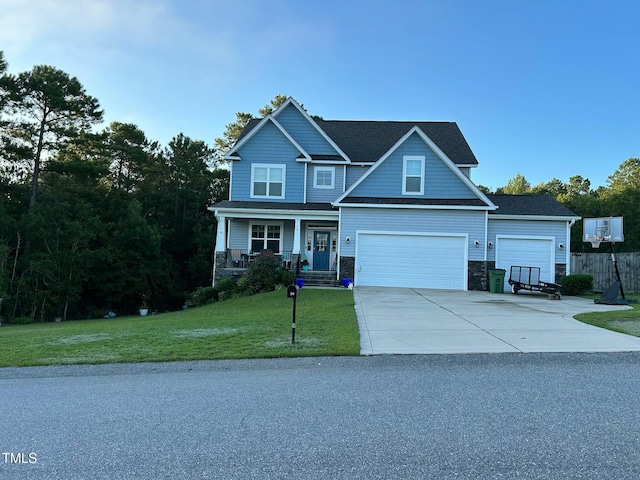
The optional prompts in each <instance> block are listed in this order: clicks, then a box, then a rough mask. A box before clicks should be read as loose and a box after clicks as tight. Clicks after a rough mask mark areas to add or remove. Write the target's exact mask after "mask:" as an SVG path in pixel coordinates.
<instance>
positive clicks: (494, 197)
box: [487, 194, 580, 220]
mask: <svg viewBox="0 0 640 480" xmlns="http://www.w3.org/2000/svg"><path fill="white" fill-rule="evenodd" d="M487 197H489V199H490V200H491V201H492V202H493V203H494V204H496V205H497V206H498V209H497V210H494V211H491V212H489V213H490V214H491V215H493V216H495V217H500V216H503V217H507V216H540V217H564V218H575V219H576V220H577V219H579V218H580V217H579V216H578V215H576V214H575V213H574V212H572V211H571V210H569V209H568V208H567V207H565V206H564V205H562V204H561V203H560V202H558V201H557V200H556V199H554V198H553V197H550V196H548V195H498V194H488V195H487Z"/></svg>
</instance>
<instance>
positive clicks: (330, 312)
mask: <svg viewBox="0 0 640 480" xmlns="http://www.w3.org/2000/svg"><path fill="white" fill-rule="evenodd" d="M291 304H292V301H291V300H290V299H288V298H286V291H285V290H279V291H275V292H271V293H265V294H260V295H254V296H251V297H243V298H235V299H231V300H227V301H224V302H218V303H215V304H211V305H207V306H204V307H200V308H194V309H189V310H185V311H181V312H172V313H165V314H161V315H153V316H147V317H140V316H132V317H123V318H113V319H104V320H82V321H69V322H61V323H46V324H31V325H22V326H18V325H16V326H3V327H2V328H0V367H21V366H33V365H71V364H98V363H132V362H165V361H178V360H217V359H238V358H274V357H303V356H331V355H358V354H359V351H360V347H359V342H360V340H359V333H358V324H357V320H356V315H355V310H354V308H353V305H354V301H353V292H351V291H349V290H320V289H303V290H301V292H300V296H299V297H298V302H297V322H296V327H297V328H296V343H295V344H294V345H292V344H291V320H292V315H291V312H292V308H291V307H292V305H291Z"/></svg>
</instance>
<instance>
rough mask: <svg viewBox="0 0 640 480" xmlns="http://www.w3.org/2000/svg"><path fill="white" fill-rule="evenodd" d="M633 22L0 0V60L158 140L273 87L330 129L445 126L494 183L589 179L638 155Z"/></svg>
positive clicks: (610, 12) (525, 8) (383, 7)
mask: <svg viewBox="0 0 640 480" xmlns="http://www.w3.org/2000/svg"><path fill="white" fill-rule="evenodd" d="M638 18H640V4H639V3H638V2H637V1H635V0H629V1H627V0H621V1H614V0H609V1H606V0H601V1H593V0H580V1H578V0H504V1H495V0H483V1H477V0H422V1H405V0H395V1H385V0H380V1H378V2H372V1H370V0H369V1H360V0H354V1H349V0H340V1H333V0H325V1H323V2H313V1H298V0H270V1H269V2H265V1H260V0H255V1H253V0H234V1H233V2H231V1H218V0H84V1H80V0H30V1H28V2H26V1H23V0H0V50H3V51H4V54H5V58H6V60H7V61H8V62H9V71H10V72H12V73H19V72H22V71H25V70H30V69H31V68H32V67H33V66H34V65H37V64H48V65H53V66H56V67H58V68H60V69H62V70H64V71H66V72H67V73H69V74H70V75H74V76H76V77H78V79H79V80H80V81H81V83H82V84H83V85H84V86H85V88H86V90H87V92H88V93H89V94H91V95H93V96H95V97H96V98H97V99H98V100H99V101H100V104H101V106H102V108H103V109H104V110H105V119H106V124H108V122H111V121H120V122H131V123H135V124H137V125H138V126H139V127H140V128H141V129H142V130H143V131H144V132H145V133H146V134H147V136H148V137H149V138H150V139H151V140H157V141H159V142H161V143H162V144H166V143H167V142H168V141H169V140H170V139H171V138H172V137H173V136H175V135H177V134H178V133H181V132H182V133H184V134H185V135H188V136H190V137H191V138H194V139H200V140H204V141H206V142H207V143H209V144H213V139H214V138H215V137H218V136H221V135H222V133H223V131H224V127H225V125H226V124H227V123H230V122H232V121H234V120H235V112H238V111H243V112H250V113H253V114H256V113H257V110H258V109H259V108H260V107H262V106H263V105H265V104H266V103H268V102H269V101H270V100H271V99H272V98H273V97H274V96H275V95H276V94H279V93H283V94H286V95H290V96H293V97H294V98H296V100H298V101H299V102H300V103H302V104H304V106H305V107H306V108H307V110H308V111H309V113H311V114H315V115H320V116H322V117H324V118H325V119H331V120H334V119H344V120H421V121H428V120H447V121H455V122H457V123H458V125H459V126H460V128H461V130H462V132H463V133H464V135H465V136H466V138H467V140H468V142H469V144H470V146H471V148H472V150H473V151H474V153H475V154H476V157H477V158H478V161H479V162H480V166H479V167H478V168H477V169H476V170H475V171H474V172H473V174H472V179H473V180H474V181H475V182H476V183H478V184H482V185H485V186H488V187H491V188H494V189H495V188H496V187H499V186H503V185H505V184H506V183H507V181H508V180H509V179H510V178H512V177H513V176H514V175H516V174H517V173H521V174H523V175H524V176H525V177H526V178H527V179H528V180H529V181H530V182H531V183H532V184H534V185H535V184H537V183H539V182H543V181H548V180H551V179H552V178H554V177H556V178H559V179H560V180H562V181H565V182H566V181H568V179H569V177H570V176H572V175H582V176H583V177H585V178H589V179H590V180H591V182H592V185H593V186H594V187H595V186H598V185H604V184H606V178H607V176H608V175H610V174H611V173H613V172H614V171H615V169H616V168H617V167H618V165H619V164H620V163H622V162H623V161H624V160H626V159H627V158H630V157H638V156H640V95H639V91H640V83H639V78H640V75H639V73H640V61H638V59H639V57H640V29H638V25H637V19H638Z"/></svg>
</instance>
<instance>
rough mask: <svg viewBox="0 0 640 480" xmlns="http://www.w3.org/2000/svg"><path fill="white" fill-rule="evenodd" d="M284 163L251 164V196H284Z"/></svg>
mask: <svg viewBox="0 0 640 480" xmlns="http://www.w3.org/2000/svg"><path fill="white" fill-rule="evenodd" d="M285 176H286V167H285V165H268V164H254V165H252V166H251V198H284V179H285Z"/></svg>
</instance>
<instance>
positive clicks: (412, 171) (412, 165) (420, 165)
mask: <svg viewBox="0 0 640 480" xmlns="http://www.w3.org/2000/svg"><path fill="white" fill-rule="evenodd" d="M402 194H403V195H422V194H424V157H423V156H416V155H405V156H404V157H403V162H402Z"/></svg>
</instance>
